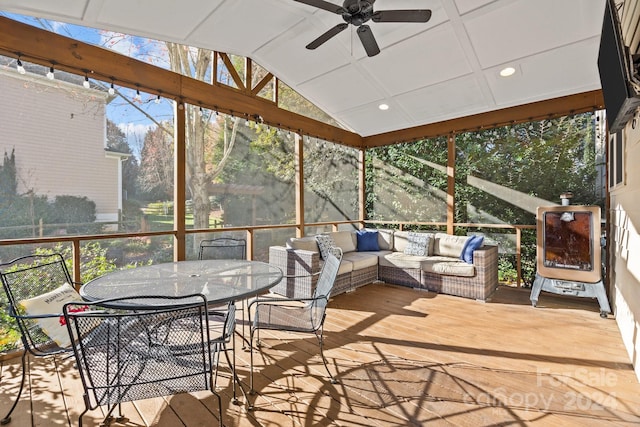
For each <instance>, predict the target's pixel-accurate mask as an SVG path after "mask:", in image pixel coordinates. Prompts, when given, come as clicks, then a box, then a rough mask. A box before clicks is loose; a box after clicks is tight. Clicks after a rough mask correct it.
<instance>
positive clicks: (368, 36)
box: [358, 25, 380, 56]
mask: <svg viewBox="0 0 640 427" xmlns="http://www.w3.org/2000/svg"><path fill="white" fill-rule="evenodd" d="M358 37H360V41H361V42H362V46H363V47H364V50H365V51H366V52H367V56H376V55H377V54H379V53H380V48H379V47H378V43H377V42H376V38H375V37H373V32H372V31H371V28H369V26H368V25H360V26H359V27H358Z"/></svg>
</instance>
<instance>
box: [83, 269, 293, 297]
mask: <svg viewBox="0 0 640 427" xmlns="http://www.w3.org/2000/svg"><path fill="white" fill-rule="evenodd" d="M281 279H282V271H281V270H280V269H279V268H278V267H275V266H272V265H270V264H267V263H264V262H259V261H246V260H206V261H179V262H173V263H163V264H154V265H147V266H143V267H136V268H131V269H125V270H117V271H114V272H111V273H107V274H105V275H104V276H101V277H98V278H96V279H94V280H91V281H90V282H87V283H86V284H85V285H83V286H82V287H81V288H80V295H81V296H82V298H84V299H85V300H88V301H97V300H102V299H110V298H126V297H133V296H186V295H192V294H203V295H204V296H205V297H206V298H207V301H208V302H209V304H212V305H213V304H222V303H226V302H229V301H236V300H242V299H246V298H250V297H252V296H256V295H258V294H261V293H263V292H265V291H267V290H268V289H270V288H271V287H273V286H275V285H276V284H277V283H278V282H279V281H280V280H281Z"/></svg>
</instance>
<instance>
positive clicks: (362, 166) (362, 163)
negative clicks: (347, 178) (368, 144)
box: [358, 148, 367, 228]
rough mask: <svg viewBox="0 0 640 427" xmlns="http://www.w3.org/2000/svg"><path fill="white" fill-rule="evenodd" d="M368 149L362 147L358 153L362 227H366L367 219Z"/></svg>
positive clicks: (359, 205)
mask: <svg viewBox="0 0 640 427" xmlns="http://www.w3.org/2000/svg"><path fill="white" fill-rule="evenodd" d="M366 154H367V152H366V150H364V149H362V148H361V149H360V151H359V153H358V177H359V181H360V182H359V183H358V188H359V189H360V191H359V192H358V215H359V218H358V219H359V220H360V228H364V226H365V224H364V221H365V220H366V219H367V200H366V194H367V186H366V181H365V178H366V166H367V165H366V157H367V156H366Z"/></svg>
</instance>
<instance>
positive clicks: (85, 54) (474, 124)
mask: <svg viewBox="0 0 640 427" xmlns="http://www.w3.org/2000/svg"><path fill="white" fill-rule="evenodd" d="M0 53H1V54H4V55H7V56H12V57H18V56H20V57H21V58H22V59H23V60H25V61H29V62H32V63H36V64H40V65H44V66H47V67H48V66H51V65H53V66H54V67H55V68H56V69H59V70H63V71H68V72H71V73H75V74H80V75H83V74H85V73H86V74H88V75H89V76H90V77H92V78H94V79H97V80H102V81H105V82H108V83H111V82H112V81H113V82H115V83H117V84H118V85H120V86H125V87H129V88H131V89H140V90H142V91H145V92H149V93H153V94H157V95H161V96H163V97H166V98H171V99H174V100H176V101H182V102H186V103H190V104H193V105H200V106H202V107H205V108H210V109H213V110H216V111H220V112H223V113H231V114H234V115H236V116H239V117H247V118H253V117H255V116H256V115H260V117H261V118H262V119H263V121H264V123H266V124H269V125H272V126H277V127H281V128H283V129H289V130H291V131H294V132H298V133H301V134H304V135H310V136H313V137H317V138H321V139H325V140H327V141H332V142H337V143H341V144H344V145H347V146H351V147H355V148H365V149H366V148H373V147H379V146H384V145H390V144H395V143H401V142H410V141H415V140H418V139H426V138H433V137H438V136H444V135H449V134H452V133H461V132H468V131H474V130H479V129H487V128H492V127H497V126H504V125H508V124H514V123H522V122H527V121H533V120H540V119H545V118H554V117H560V116H564V115H569V114H576V113H582V112H587V111H594V110H597V109H602V108H603V106H604V99H603V96H602V91H601V90H593V91H589V92H583V93H579V94H575V95H568V96H564V97H560V98H554V99H550V100H546V101H539V102H534V103H530V104H525V105H520V106H516V107H510V108H504V109H500V110H495V111H489V112H486V113H481V114H475V115H471V116H466V117H460V118H456V119H451V120H446V121H442V122H437V123H432V124H427V125H422V126H416V127H412V128H406V129H401V130H397V131H392V132H386V133H381V134H377V135H371V136H367V137H362V136H360V135H358V134H356V133H354V132H350V131H347V130H344V129H341V128H338V127H336V126H332V125H329V124H326V123H323V122H320V121H318V120H315V119H311V118H309V117H306V116H303V115H300V114H296V113H294V112H291V111H287V110H284V109H281V108H279V107H278V106H277V98H276V99H275V100H274V101H272V100H266V99H264V98H261V97H258V96H255V95H254V94H252V93H251V92H252V91H247V90H245V88H244V85H239V86H243V87H242V89H241V90H239V89H235V88H232V87H230V86H226V85H223V84H219V83H217V82H216V83H214V84H211V83H209V82H203V81H199V80H195V79H192V78H190V77H187V76H183V75H180V74H177V73H174V72H172V71H169V70H165V69H163V68H159V67H157V66H154V65H151V64H148V63H146V62H142V61H139V60H136V59H133V58H130V57H128V56H124V55H121V54H119V53H117V52H114V51H112V50H109V49H105V48H101V47H97V46H93V45H90V44H87V43H84V42H81V41H78V40H75V39H72V38H69V37H65V36H62V35H59V34H55V33H51V32H49V31H45V30H42V29H39V28H36V27H33V26H30V25H27V24H23V23H20V22H18V21H14V20H12V19H9V18H6V17H0ZM220 57H221V58H222V59H223V61H225V63H226V62H227V61H228V62H229V63H230V60H229V57H228V55H226V54H221V55H220ZM225 58H226V60H225ZM227 67H229V65H228V64H227ZM232 69H234V68H233V67H231V68H230V71H231V70H232ZM236 74H237V72H236ZM238 78H239V76H238ZM268 81H269V79H267V77H265V78H264V79H263V80H262V81H260V82H259V83H258V85H257V86H256V88H257V87H258V86H261V85H262V86H264V85H266V84H267V83H268ZM274 82H276V84H277V78H274ZM274 95H275V96H277V91H275V94H274Z"/></svg>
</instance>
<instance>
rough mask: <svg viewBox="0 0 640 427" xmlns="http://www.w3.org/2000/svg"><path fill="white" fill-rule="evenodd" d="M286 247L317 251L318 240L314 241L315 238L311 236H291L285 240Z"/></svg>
mask: <svg viewBox="0 0 640 427" xmlns="http://www.w3.org/2000/svg"><path fill="white" fill-rule="evenodd" d="M287 249H298V250H303V251H311V252H319V249H318V242H316V238H315V237H313V236H309V237H300V238H291V239H289V240H287Z"/></svg>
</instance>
